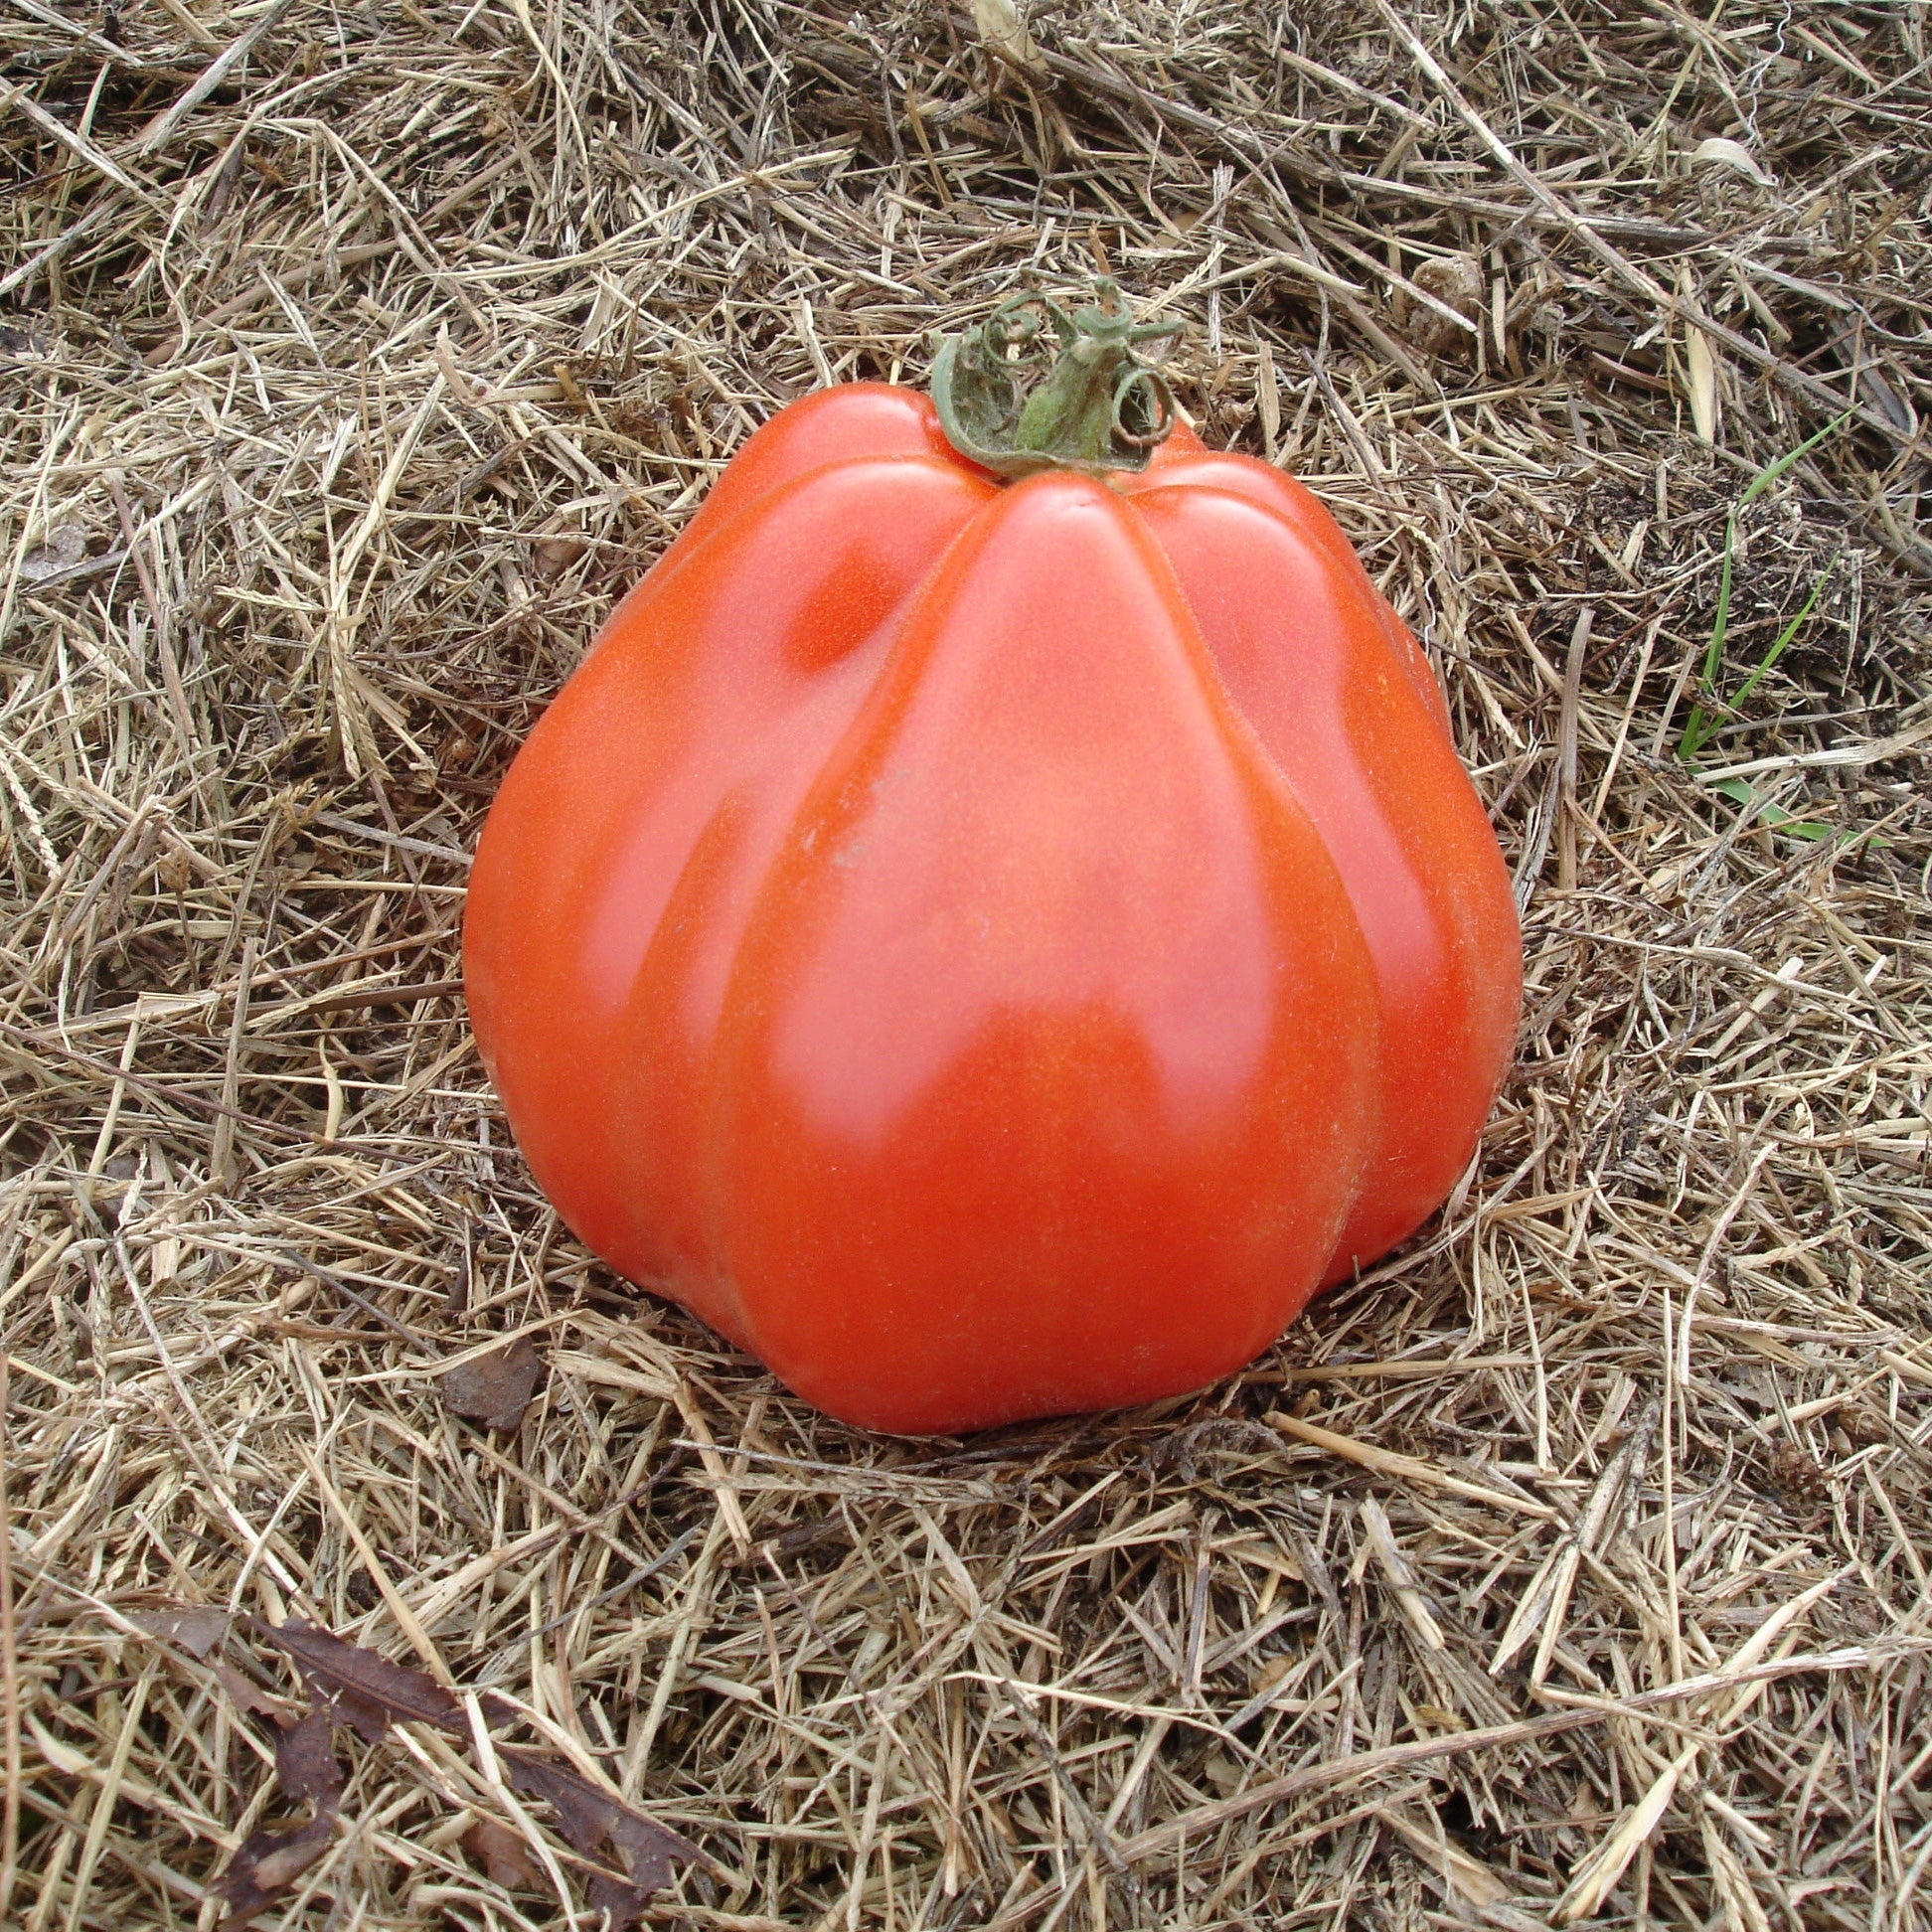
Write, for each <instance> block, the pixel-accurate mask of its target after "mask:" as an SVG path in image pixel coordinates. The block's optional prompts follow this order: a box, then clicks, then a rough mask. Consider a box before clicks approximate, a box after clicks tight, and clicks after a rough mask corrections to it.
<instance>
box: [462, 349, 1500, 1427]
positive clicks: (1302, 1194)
mask: <svg viewBox="0 0 1932 1932" xmlns="http://www.w3.org/2000/svg"><path fill="white" fill-rule="evenodd" d="M464 946H465V973H466V977H467V982H468V989H469V997H470V1004H471V1011H472V1014H473V1016H474V1021H475V1028H476V1037H477V1041H478V1044H479V1046H480V1047H481V1049H482V1052H483V1057H484V1061H485V1063H486V1065H487V1066H488V1068H489V1070H490V1073H491V1075H492V1077H493V1078H494V1080H495V1081H496V1084H497V1089H498V1091H499V1093H500V1094H501V1096H502V1099H503V1104H504V1107H505V1110H506V1112H507V1114H508V1117H509V1120H510V1124H511V1126H512V1128H513V1130H514V1131H515V1133H516V1136H517V1139H518V1142H519V1144H520V1146H521V1147H522V1149H523V1152H524V1154H525V1155H526V1157H527V1158H528V1160H529V1162H530V1165H531V1168H532V1170H533V1171H534V1173H535V1174H536V1177H537V1179H538V1181H539V1183H540V1184H541V1185H542V1187H543V1188H544V1190H545V1192H546V1193H547V1194H548V1195H549V1196H550V1198H551V1200H552V1201H553V1202H554V1203H555V1204H556V1206H557V1208H558V1210H559V1212H560V1213H561V1214H562V1215H563V1218H564V1220H565V1221H567V1222H568V1223H569V1225H570V1226H571V1227H572V1228H573V1229H574V1230H575V1231H576V1233H577V1234H578V1235H579V1236H580V1237H581V1238H582V1239H583V1240H584V1241H585V1242H586V1243H587V1244H588V1245H589V1246H590V1247H591V1248H593V1249H594V1250H595V1251H596V1252H597V1253H598V1254H600V1255H601V1256H602V1257H603V1258H604V1259H605V1260H606V1261H608V1262H609V1263H610V1265H611V1266H612V1267H614V1268H615V1269H617V1270H618V1271H619V1272H620V1273H621V1274H624V1275H626V1276H628V1277H629V1278H630V1279H632V1280H633V1281H638V1282H642V1283H647V1284H650V1285H652V1286H655V1287H660V1288H662V1290H663V1291H664V1292H666V1293H667V1294H669V1295H671V1296H673V1297H674V1298H675V1299H677V1300H678V1301H681V1302H683V1303H684V1304H685V1305H686V1306H687V1307H689V1308H691V1309H692V1310H694V1311H695V1312H696V1313H697V1314H699V1315H701V1316H703V1317H704V1319H705V1320H706V1321H708V1322H710V1323H712V1324H713V1325H714V1326H715V1327H716V1328H718V1329H720V1330H722V1331H723V1332H724V1333H725V1335H726V1336H728V1337H729V1338H730V1339H731V1340H732V1341H733V1342H735V1343H737V1344H738V1345H739V1346H741V1347H743V1348H745V1349H748V1350H750V1351H752V1352H753V1353H754V1354H756V1355H757V1356H758V1357H759V1358H761V1359H762V1360H763V1361H764V1362H765V1363H767V1364H768V1365H769V1366H770V1368H771V1369H773V1370H774V1371H775V1372H776V1373H777V1374H778V1375H779V1376H780V1377H781V1378H782V1379H783V1380H785V1381H786V1382H788V1383H789V1384H790V1385H791V1386H792V1387H793V1388H795V1389H796V1390H798V1391H799V1392H800V1393H801V1394H803V1395H805V1396H806V1397H808V1398H809V1399H810V1400H812V1401H814V1402H816V1403H818V1404H819V1405H820V1406H821V1407H823V1408H825V1409H827V1410H829V1411H830V1412H831V1413H832V1414H834V1415H836V1416H839V1417H841V1418H843V1419H845V1420H847V1421H849V1422H853V1423H857V1424H861V1425H863V1426H867V1427H871V1428H878V1429H889V1430H895V1431H901V1432H908V1433H912V1432H924V1431H942V1430H943V1431H950V1430H963V1429H971V1428H978V1427H982V1426H986V1425H989V1424H993V1423H998V1422H1004V1421H1010V1420H1016V1419H1019V1418H1022V1417H1029V1416H1040V1415H1047V1414H1054V1413H1061V1412H1067V1411H1074V1410H1081V1409H1091V1408H1099V1407H1105V1406H1110V1405H1114V1404H1119V1403H1130V1402H1141V1401H1147V1400H1151V1399H1153V1398H1155V1397H1159V1396H1163V1395H1169V1394H1174V1393H1177V1392H1180V1391H1183V1390H1186V1389H1190V1388H1194V1387H1197V1386H1200V1385H1201V1384H1203V1383H1206V1382H1208V1381H1210V1380H1212V1379H1213V1378H1214V1377H1216V1376H1218V1375H1220V1374H1223V1373H1225V1372H1227V1371H1228V1370H1230V1369H1237V1368H1239V1367H1240V1366H1241V1365H1242V1364H1244V1363H1246V1362H1248V1361H1249V1360H1251V1359H1252V1358H1253V1357H1254V1356H1255V1355H1256V1354H1257V1353H1258V1352H1259V1351H1261V1350H1262V1349H1264V1348H1266V1347H1267V1346H1268V1344H1269V1343H1271V1342H1272V1341H1273V1340H1274V1339H1275V1338H1276V1337H1277V1336H1278V1335H1279V1334H1280V1333H1281V1331H1282V1329H1283V1328H1284V1327H1285V1326H1286V1325H1287V1324H1288V1323H1289V1322H1290V1321H1291V1320H1292V1319H1293V1318H1294V1317H1295V1316H1296V1315H1297V1314H1298V1313H1299V1312H1300V1310H1301V1309H1302V1307H1303V1305H1304V1304H1305V1303H1306V1302H1307V1301H1308V1299H1309V1297H1310V1296H1311V1295H1312V1294H1313V1293H1314V1292H1315V1290H1316V1288H1317V1286H1318V1285H1320V1284H1321V1283H1323V1282H1324V1281H1332V1280H1335V1279H1337V1278H1339V1277H1342V1276H1345V1275H1347V1274H1349V1273H1350V1272H1351V1271H1352V1270H1353V1269H1354V1268H1355V1267H1356V1266H1357V1265H1359V1264H1361V1263H1366V1262H1368V1261H1370V1260H1372V1259H1373V1258H1374V1257H1375V1256H1377V1255H1378V1254H1380V1253H1382V1252H1384V1251H1385V1250H1386V1249H1387V1248H1388V1247H1390V1246H1391V1245H1392V1244H1393V1243H1395V1242H1397V1241H1399V1240H1400V1239H1401V1238H1402V1237H1403V1236H1404V1235H1405V1234H1407V1233H1409V1232H1410V1231H1411V1230H1412V1229H1413V1228H1414V1227H1415V1226H1416V1225H1417V1224H1418V1223H1419V1222H1420V1221H1421V1220H1422V1219H1423V1218H1424V1217H1425V1216H1427V1215H1428V1214H1429V1213H1430V1212H1431V1211H1432V1210H1433V1209H1434V1208H1436V1207H1437V1206H1438V1205H1439V1204H1440V1202H1441V1201H1442V1199H1443V1198H1444V1196H1445V1195H1446V1194H1447V1192H1448V1191H1449V1189H1450V1187H1451V1186H1452V1185H1453V1183H1454V1182H1455V1180H1456V1178H1457V1176H1458V1174H1459V1173H1460V1172H1461V1170H1462V1168H1463V1167H1464V1165H1465V1164H1466V1163H1467V1161H1468V1159H1469V1157H1470V1154H1471V1152H1472V1150H1473V1148H1474V1146H1475V1143H1476V1138H1477V1135H1478V1133H1479V1131H1480V1129H1481V1127H1482V1124H1483V1120H1484V1117H1485V1116H1486V1114H1487V1113H1488V1110H1489V1108H1490V1105H1491V1103H1492V1101H1493V1099H1494V1097H1495V1094H1496V1090H1497V1087H1498V1084H1499V1082H1500V1080H1501V1078H1502V1075H1503V1071H1504V1068H1505V1065H1506V1062H1507V1058H1508V1053H1509V1048H1510V1043H1511V1039H1512V1035H1513V1032H1514V1028H1515V1023H1516V1017H1517V1011H1518V1003H1519V999H1520V978H1521V970H1520V969H1521V950H1520V940H1519V936H1518V930H1517V923H1516V917H1515V910H1514V906H1513V904H1512V902H1511V897H1510V891H1509V886H1508V881H1507V879H1506V877H1505V874H1504V869H1503V865H1502V860H1501V856H1500V854H1499V853H1498V851H1497V847H1496V841H1495V839H1494V837H1493V836H1492V834H1491V832H1490V828H1489V824H1488V821H1487V819H1486V817H1485V815H1484V813H1483V809H1482V807H1481V805H1480V804H1479V803H1478V801H1477V798H1476V795H1475V793H1474V791H1473V790H1472V789H1471V787H1470V784H1469V781H1468V779H1467V778H1466V777H1465V775H1464V773H1463V771H1462V768H1461V766H1460V765H1459V764H1458V762H1457V759H1456V754H1455V751H1454V749H1453V747H1452V745H1451V742H1450V737H1449V730H1448V718H1447V714H1446V712H1445V710H1444V707H1443V703H1442V699H1441V696H1440V694H1439V692H1438V690H1437V688H1436V685H1435V681H1434V679H1433V677H1432V675H1431V673H1430V671H1429V668H1428V665H1427V663H1426V661H1425V660H1424V658H1423V657H1422V655H1421V653H1420V651H1419V650H1418V649H1417V647H1416V645H1415V643H1414V641H1413V639H1412V638H1411V637H1410V636H1409V634H1408V632H1407V631H1406V630H1405V629H1404V628H1403V626H1402V625H1401V623H1400V622H1399V620H1398V619H1397V618H1396V617H1395V615H1394V614H1393V612H1392V611H1391V610H1390V609H1389V608H1388V606H1387V605H1386V604H1385V603H1384V602H1383V601H1382V599H1381V598H1380V596H1378V595H1377V594H1376V592H1375V590H1374V589H1373V588H1372V586H1371V585H1370V583H1369V578H1368V577H1367V575H1366V574H1365V573H1364V571H1363V569H1362V566H1361V564H1360V563H1358V562H1357V560H1356V558H1355V555H1354V553H1353V552H1352V550H1351V549H1350V547H1349V544H1348V542H1347V540H1346V539H1345V538H1344V537H1343V535H1342V533H1341V531H1340V530H1339V528H1338V527H1337V526H1336V524H1335V523H1334V521H1333V520H1332V519H1331V518H1330V516H1329V515H1328V513H1327V511H1325V510H1324V509H1323V508H1322V507H1321V505H1320V504H1319V503H1318V502H1317V501H1316V499H1315V498H1314V497H1313V496H1311V495H1310V494H1309V492H1308V491H1306V490H1305V489H1303V488H1302V487H1301V486H1300V485H1299V484H1297V483H1294V482H1291V481H1290V480H1289V479H1288V478H1286V477H1285V476H1283V475H1282V474H1280V473H1279V472H1278V471H1276V470H1274V469H1272V468H1270V467H1269V466H1267V465H1265V464H1263V463H1260V462H1256V461H1254V460H1251V459H1249V458H1246V457H1241V456H1230V455H1216V454H1212V453H1210V452H1209V451H1208V450H1207V449H1206V448H1204V447H1203V446H1202V444H1201V443H1200V442H1199V441H1198V440H1197V439H1196V438H1195V437H1194V436H1193V435H1192V434H1191V433H1189V432H1187V431H1186V430H1185V429H1178V430H1177V431H1176V432H1175V433H1174V435H1173V436H1172V437H1171V438H1170V439H1169V440H1168V441H1167V443H1166V444H1165V445H1164V446H1163V447H1162V448H1161V449H1160V450H1159V451H1158V453H1157V454H1156V455H1155V456H1154V457H1153V460H1152V461H1151V462H1150V463H1149V464H1148V466H1147V467H1146V469H1145V470H1144V471H1143V472H1142V473H1140V474H1138V475H1118V476H1109V477H1106V478H1104V479H1103V478H1097V477H1095V476H1092V475H1087V474H1081V473H1078V472H1075V471H1071V470H1067V469H1047V470H1045V471H1043V472H1041V473H1038V474H1034V475H1031V476H1028V477H1026V478H1025V479H1024V480H1021V481H1018V482H1012V483H1002V482H1001V481H1000V480H999V479H998V478H996V477H994V476H991V475H989V474H988V473H987V471H985V470H984V469H982V468H980V467H979V466H977V465H976V464H974V463H972V462H970V461H968V460H966V459H965V458H963V457H961V456H960V455H958V454H956V453H955V451H954V450H953V448H952V447H951V445H950V444H949V443H948V442H947V440H946V437H945V435H944V434H943V433H942V432H941V429H940V427H939V424H938V421H937V419H936V417H935V414H934V411H933V407H932V404H931V403H930V402H927V401H926V399H925V398H923V397H921V396H917V395H914V394H912V393H911V392H909V391H905V390H901V389H894V388H886V387H884V386H879V385H869V384H860V385H854V386H851V387H848V388H843V389H833V390H828V391H823V392H821V393H819V394H817V395H814V396H811V397H808V398H806V399H805V400H804V401H802V402H795V403H793V404H791V405H790V406H789V407H788V408H785V409H783V410H781V411H780V412H779V413H778V414H777V415H776V416H775V417H774V418H773V419H772V420H771V421H770V422H769V423H767V424H766V425H765V427H764V428H762V429H761V430H759V431H758V433H757V434H756V435H754V436H753V437H752V438H751V440H750V441H749V442H748V443H747V444H746V446H745V447H744V449H743V450H742V451H741V452H740V453H739V454H738V456H737V457H736V458H735V459H734V460H733V461H732V462H731V464H730V465H729V467H728V468H727V469H726V470H725V474H724V475H723V476H722V477H721V478H720V480H719V483H718V485H717V487H716V488H715V489H714V490H713V492H712V494H711V496H710V498H709V500H708V501H707V502H706V504H705V505H704V507H703V508H702V510H701V511H700V512H699V514H698V516H697V517H696V518H695V519H694V520H693V522H692V524H691V526H690V527H689V529H688V530H687V531H686V532H685V533H684V535H683V536H682V537H681V538H680V539H679V540H678V542H677V543H676V544H675V545H674V546H673V547H672V550H671V551H670V553H669V554H668V555H667V556H666V557H665V558H664V559H663V561H662V562H661V563H659V564H658V565H657V566H656V568H654V569H653V570H652V571H651V572H650V573H649V575H647V576H646V577H645V579H644V580H643V581H642V582H641V583H640V584H639V585H638V586H637V588H636V589H635V590H633V591H632V592H631V594H630V595H629V596H628V597H626V598H625V599H624V601H623V602H622V603H621V604H620V605H619V606H618V608H617V610H616V611H615V612H614V613H613V615H612V616H611V618H610V620H609V622H608V623H607V624H606V625H605V626H604V629H603V631H602V633H601V635H600V636H599V637H598V639H597V641H596V643H595V644H594V646H593V647H592V649H591V652H590V654H589V656H588V658H587V659H586V660H585V662H584V664H583V665H582V667H581V668H580V669H579V670H578V671H577V672H576V674H575V676H574V677H572V678H571V679H570V681H569V683H568V684H567V685H566V686H565V688H564V690H563V693H562V695H561V696H560V697H559V698H558V700H557V701H556V703H555V704H554V705H552V707H551V708H550V710H549V711H548V712H547V713H546V715H545V716H544V718H543V720H542V721H541V722H540V723H539V725H538V726H537V728H536V730H535V731H534V732H533V733H532V735H531V738H530V741H529V743H528V744H527V745H526V746H525V747H524V749H523V751H522V753H521V754H520V755H519V757H518V758H517V760H516V762H515V764H514V765H513V767H512V769H511V771H510V774H509V776H508V778H507V779H506V780H505V782H504V785H503V789H502V792H501V795H500V796H499V798H498V799H497V802H496V804H495V807H494V809H493V810H492V812H491V814H490V818H489V822H488V824H487V826H486V827H485V830H484V833H483V839H482V844H481V846H480V849H479V850H478V853H477V857H476V865H475V869H474V872H473V874H472V877H471V886H470V895H469V906H468V914H467V920H466V924H465V932H464Z"/></svg>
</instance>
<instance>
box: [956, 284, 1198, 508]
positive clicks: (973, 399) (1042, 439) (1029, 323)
mask: <svg viewBox="0 0 1932 1932" xmlns="http://www.w3.org/2000/svg"><path fill="white" fill-rule="evenodd" d="M1180 327H1181V324H1180V323H1179V322H1136V321H1135V320H1134V319H1133V316H1132V314H1131V313H1130V311H1129V310H1128V307H1127V302H1126V298H1125V297H1124V296H1123V295H1122V294H1121V292H1120V289H1119V287H1118V286H1117V285H1116V284H1115V283H1114V282H1113V281H1112V280H1110V279H1109V278H1108V277H1107V276H1105V275H1096V276H1095V277H1094V279H1093V301H1092V303H1091V305H1090V306H1088V307H1085V308H1079V309H1073V310H1071V311H1068V310H1067V309H1064V308H1062V307H1061V306H1060V305H1059V303H1057V302H1055V301H1053V300H1052V299H1051V298H1050V297H1048V296H1046V295H1015V296H1013V297H1012V298H1011V299H1010V300H1008V301H1005V302H1002V303H1001V304H1000V306H999V307H998V308H997V309H995V310H994V311H993V313H992V315H990V316H989V317H988V318H987V320H986V321H984V322H983V323H981V324H980V326H979V327H978V328H976V329H968V330H967V331H966V333H965V334H964V335H960V336H951V337H948V338H947V340H946V341H945V342H943V343H942V344H941V345H940V347H939V353H938V354H937V356H936V357H934V359H933V364H932V402H933V406H934V407H935V408H936V409H937V410H938V411H939V420H940V423H941V425H942V426H943V427H944V429H945V432H946V439H947V440H948V441H949V442H950V443H951V444H952V446H953V447H954V448H955V449H956V450H958V451H959V453H960V454H961V455H962V456H966V457H970V458H971V459H972V460H973V461H974V462H976V463H980V464H983V465H984V466H985V467H986V468H987V469H990V470H993V471H995V472H997V473H998V474H999V475H1002V476H1014V477H1019V476H1030V475H1032V474H1033V473H1034V472H1035V471H1036V470H1046V469H1066V470H1079V471H1082V472H1084V473H1085V474H1087V475H1089V476H1097V475H1103V474H1105V473H1106V472H1107V471H1108V470H1142V469H1145V468H1146V467H1147V464H1148V459H1149V458H1150V457H1151V456H1152V455H1153V453H1154V451H1155V450H1156V449H1157V448H1158V447H1159V446H1160V444H1161V442H1162V440H1163V439H1164V438H1165V437H1166V435H1167V433H1168V431H1169V430H1170V429H1172V428H1173V427H1174V421H1175V409H1174V393H1173V391H1172V390H1170V389H1169V388H1168V386H1167V379H1166V378H1165V377H1164V376H1162V374H1161V373H1160V371H1159V370H1158V369H1154V368H1152V367H1150V366H1149V365H1148V364H1147V363H1144V362H1142V361H1141V359H1140V357H1139V356H1138V355H1137V354H1136V353H1135V351H1136V348H1137V346H1138V345H1139V344H1141V343H1143V342H1152V341H1155V340H1157V339H1159V338H1161V337H1164V336H1171V335H1173V334H1174V333H1175V332H1176V331H1177V330H1178V329H1179V328H1180Z"/></svg>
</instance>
